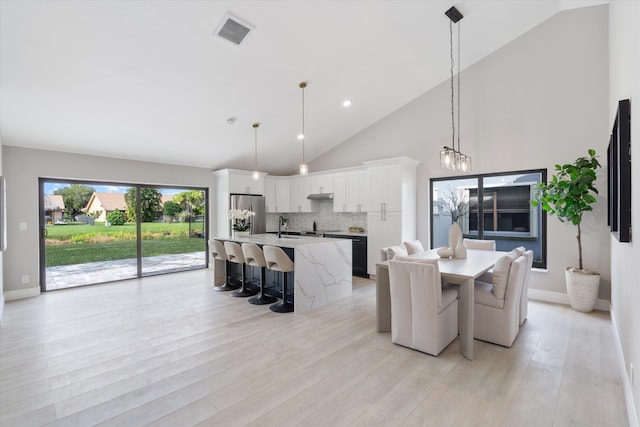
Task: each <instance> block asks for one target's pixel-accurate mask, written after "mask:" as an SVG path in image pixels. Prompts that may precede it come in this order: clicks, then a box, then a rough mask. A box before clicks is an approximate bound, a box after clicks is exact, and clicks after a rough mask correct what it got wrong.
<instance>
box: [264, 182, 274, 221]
mask: <svg viewBox="0 0 640 427" xmlns="http://www.w3.org/2000/svg"><path fill="white" fill-rule="evenodd" d="M264 210H265V212H267V213H272V212H277V211H276V177H275V176H265V177H264Z"/></svg>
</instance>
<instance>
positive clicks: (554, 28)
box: [310, 5, 611, 300]
mask: <svg viewBox="0 0 640 427" xmlns="http://www.w3.org/2000/svg"><path fill="white" fill-rule="evenodd" d="M481 36H482V35H470V34H468V33H466V34H465V33H463V39H462V46H464V37H481ZM607 40H608V11H607V6H606V5H602V6H596V7H588V8H581V9H574V10H570V11H565V12H561V13H559V14H558V15H556V16H554V17H553V18H551V19H550V20H548V21H546V22H544V23H542V24H541V25H539V26H538V27H536V28H534V29H532V30H531V31H530V32H528V33H526V34H524V35H523V36H521V37H519V38H518V39H516V40H514V41H513V42H511V43H509V44H507V45H506V46H504V47H503V48H501V49H499V50H498V51H496V52H495V53H494V54H492V55H490V56H489V57H487V58H485V59H483V60H482V61H480V62H478V63H476V64H474V65H472V66H470V67H469V68H467V69H466V70H464V71H463V73H462V78H461V85H462V90H461V98H462V99H461V124H462V132H461V141H462V144H461V145H462V151H464V152H468V153H469V154H471V156H472V157H473V163H474V164H473V170H474V172H477V173H484V172H500V171H512V170H523V169H539V168H547V169H548V170H549V172H550V173H551V172H553V169H554V165H555V164H556V163H567V162H571V161H573V160H575V159H576V158H577V157H579V156H583V155H586V154H587V149H589V148H594V149H596V151H597V152H598V154H599V155H600V156H601V160H603V161H606V147H607V143H608V139H609V120H608V117H609V109H608V41H607ZM441 60H442V63H443V64H444V66H448V57H446V58H441ZM462 61H463V63H464V47H463V50H462ZM434 62H435V59H434ZM434 66H436V65H434ZM381 84H385V85H393V81H388V82H381ZM449 90H450V89H449V83H448V81H446V82H443V83H442V84H441V85H439V86H438V87H436V88H434V89H433V90H431V91H429V92H427V93H425V94H424V95H423V96H421V97H419V98H417V99H416V100H414V101H413V102H411V103H410V104H407V105H405V106H404V107H402V108H401V109H399V110H397V111H396V112H394V113H393V114H391V115H389V116H388V117H386V118H385V119H383V120H381V121H380V122H378V123H375V124H374V125H372V126H370V127H369V128H367V129H366V130H364V131H363V132H361V133H359V134H358V135H355V136H354V137H352V138H351V139H349V140H348V141H346V142H344V143H343V144H341V145H339V146H338V147H336V148H335V149H333V150H331V151H330V152H328V153H327V154H325V155H324V156H322V157H320V158H318V159H316V160H314V161H313V162H312V163H311V164H310V168H311V170H313V171H317V170H323V169H333V168H339V167H347V166H354V165H357V164H360V163H361V162H362V161H366V160H373V159H379V158H385V157H393V156H399V155H403V156H408V157H412V158H415V159H418V160H420V161H421V162H422V164H421V165H419V166H418V190H417V191H418V194H417V201H418V224H417V230H418V238H419V239H420V240H422V241H423V243H425V244H428V243H429V199H428V189H429V179H430V178H433V177H440V176H443V175H446V173H445V172H443V171H442V170H441V169H440V167H439V157H438V153H439V150H440V148H441V147H442V146H443V145H445V144H447V145H450V143H451V119H450V104H449V103H450V100H449V97H450V92H449ZM605 174H606V169H603V170H602V171H601V173H600V174H599V175H600V178H601V179H600V180H599V182H598V188H599V190H600V197H599V201H598V203H597V206H596V208H595V212H593V213H590V214H588V215H587V216H586V217H585V219H584V227H583V228H584V233H583V234H584V237H583V238H584V246H585V251H584V262H585V266H586V267H588V268H590V269H592V270H597V271H599V272H600V273H601V274H602V282H601V287H600V298H603V299H607V300H608V299H609V297H610V276H611V273H610V259H609V251H610V247H609V233H608V231H607V226H606V223H607V221H606V178H605ZM548 224H549V228H548V254H547V259H548V271H547V272H536V273H534V274H533V275H532V278H531V284H530V286H531V288H533V289H537V290H541V291H552V292H556V293H561V294H566V290H565V284H564V269H565V267H566V266H570V265H576V264H577V258H578V256H577V245H576V240H575V227H573V226H570V225H567V224H562V223H560V222H559V221H558V220H557V219H556V218H549V221H548Z"/></svg>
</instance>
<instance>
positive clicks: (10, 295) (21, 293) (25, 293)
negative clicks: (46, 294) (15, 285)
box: [4, 287, 40, 301]
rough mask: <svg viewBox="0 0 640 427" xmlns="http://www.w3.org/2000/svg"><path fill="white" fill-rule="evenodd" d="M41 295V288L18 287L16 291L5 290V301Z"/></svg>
mask: <svg viewBox="0 0 640 427" xmlns="http://www.w3.org/2000/svg"><path fill="white" fill-rule="evenodd" d="M39 295H40V288H37V287H36V288H28V289H18V290H15V291H5V293H4V299H5V301H14V300H17V299H23V298H32V297H37V296H39Z"/></svg>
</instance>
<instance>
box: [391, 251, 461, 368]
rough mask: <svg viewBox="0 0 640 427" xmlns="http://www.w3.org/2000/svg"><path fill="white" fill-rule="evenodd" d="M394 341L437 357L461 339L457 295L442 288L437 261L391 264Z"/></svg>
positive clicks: (453, 291)
mask: <svg viewBox="0 0 640 427" xmlns="http://www.w3.org/2000/svg"><path fill="white" fill-rule="evenodd" d="M389 287H390V294H391V341H392V342H393V343H395V344H399V345H402V346H404V347H409V348H412V349H414V350H418V351H421V352H424V353H428V354H431V355H433V356H437V355H438V354H440V352H441V351H442V350H444V349H445V348H446V347H447V346H448V345H449V343H451V342H452V341H453V340H455V339H456V337H457V336H458V292H457V291H456V290H455V289H453V288H445V289H443V288H442V284H441V281H440V272H439V270H438V264H437V260H419V261H413V262H406V261H398V260H392V261H389Z"/></svg>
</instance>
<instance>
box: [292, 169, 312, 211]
mask: <svg viewBox="0 0 640 427" xmlns="http://www.w3.org/2000/svg"><path fill="white" fill-rule="evenodd" d="M289 191H290V197H289V201H290V202H289V212H311V201H310V200H309V199H307V196H308V195H309V194H311V179H310V178H309V177H292V178H291V179H290V181H289Z"/></svg>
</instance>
